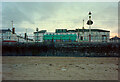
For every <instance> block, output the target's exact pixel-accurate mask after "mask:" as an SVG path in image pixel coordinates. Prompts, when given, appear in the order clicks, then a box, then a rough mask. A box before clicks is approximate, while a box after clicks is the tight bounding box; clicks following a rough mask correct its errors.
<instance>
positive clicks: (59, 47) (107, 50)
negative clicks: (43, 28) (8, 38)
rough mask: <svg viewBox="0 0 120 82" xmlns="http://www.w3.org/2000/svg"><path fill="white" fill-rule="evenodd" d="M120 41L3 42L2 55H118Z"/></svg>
mask: <svg viewBox="0 0 120 82" xmlns="http://www.w3.org/2000/svg"><path fill="white" fill-rule="evenodd" d="M119 53H120V43H92V42H90V43H89V42H82V43H76V42H72V43H71V42H70V43H63V42H62V43H2V56H70V57H118V56H119Z"/></svg>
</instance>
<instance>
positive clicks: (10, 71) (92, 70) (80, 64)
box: [2, 56, 118, 80]
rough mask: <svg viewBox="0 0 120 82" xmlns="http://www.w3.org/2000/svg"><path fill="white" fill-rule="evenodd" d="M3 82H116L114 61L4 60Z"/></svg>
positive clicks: (65, 58) (78, 58) (76, 58)
mask: <svg viewBox="0 0 120 82" xmlns="http://www.w3.org/2000/svg"><path fill="white" fill-rule="evenodd" d="M2 63H3V77H2V79H3V80H118V58H115V57H114V58H112V57H110V58H107V57H102V58H95V57H30V56H29V57H20V56H18V57H15V56H6V57H5V56H4V57H3V60H2Z"/></svg>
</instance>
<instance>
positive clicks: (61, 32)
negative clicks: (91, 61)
mask: <svg viewBox="0 0 120 82" xmlns="http://www.w3.org/2000/svg"><path fill="white" fill-rule="evenodd" d="M109 35H110V31H107V30H101V29H91V32H89V29H76V30H67V29H56V31H55V32H52V33H50V32H46V30H41V31H37V32H34V40H35V42H44V41H54V42H59V41H60V42H64V41H65V42H71V41H74V42H108V41H109Z"/></svg>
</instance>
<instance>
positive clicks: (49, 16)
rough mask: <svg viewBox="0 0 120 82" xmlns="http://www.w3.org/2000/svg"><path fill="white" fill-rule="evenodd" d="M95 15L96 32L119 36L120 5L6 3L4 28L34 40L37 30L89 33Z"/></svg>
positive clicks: (4, 4)
mask: <svg viewBox="0 0 120 82" xmlns="http://www.w3.org/2000/svg"><path fill="white" fill-rule="evenodd" d="M89 11H91V12H92V21H93V25H92V27H91V28H92V29H103V30H109V31H110V36H111V37H113V36H116V35H118V2H2V28H4V29H5V28H10V29H11V28H12V23H11V21H12V20H13V21H14V22H13V23H14V27H15V29H16V33H17V34H24V33H25V32H26V29H27V33H28V34H29V35H30V36H32V35H33V32H35V31H36V28H39V30H47V31H48V32H55V29H62V28H64V29H78V28H80V29H81V28H82V27H83V19H84V20H85V22H84V24H85V25H84V27H85V29H88V28H89V26H88V25H87V24H86V22H87V20H88V12H89Z"/></svg>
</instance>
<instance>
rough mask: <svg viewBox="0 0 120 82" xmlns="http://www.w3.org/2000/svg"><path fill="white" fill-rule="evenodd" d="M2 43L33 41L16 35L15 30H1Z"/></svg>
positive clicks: (0, 39)
mask: <svg viewBox="0 0 120 82" xmlns="http://www.w3.org/2000/svg"><path fill="white" fill-rule="evenodd" d="M0 41H1V42H33V39H29V38H25V37H22V36H18V35H17V34H16V33H15V29H14V28H13V29H12V31H11V30H10V29H2V30H0Z"/></svg>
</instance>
